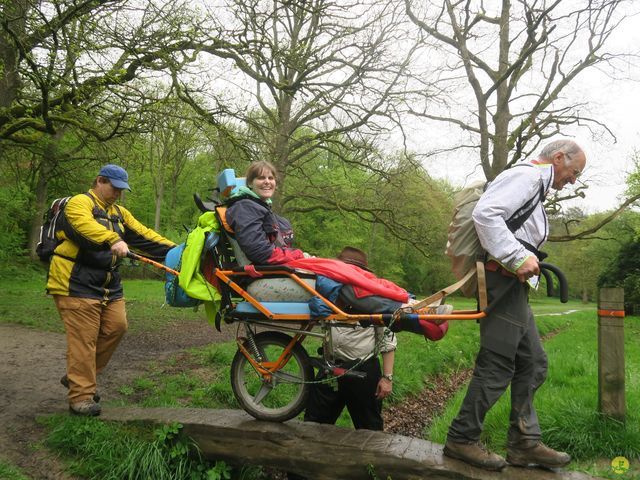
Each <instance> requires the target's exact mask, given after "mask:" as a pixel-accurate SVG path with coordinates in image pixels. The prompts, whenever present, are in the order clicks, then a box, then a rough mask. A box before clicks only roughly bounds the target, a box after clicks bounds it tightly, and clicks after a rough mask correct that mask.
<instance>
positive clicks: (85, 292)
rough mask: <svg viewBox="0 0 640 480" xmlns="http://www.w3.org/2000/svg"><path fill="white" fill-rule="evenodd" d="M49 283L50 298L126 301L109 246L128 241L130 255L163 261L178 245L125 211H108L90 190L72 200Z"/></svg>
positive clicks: (63, 222) (113, 207) (65, 216)
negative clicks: (66, 297) (58, 296)
mask: <svg viewBox="0 0 640 480" xmlns="http://www.w3.org/2000/svg"><path fill="white" fill-rule="evenodd" d="M57 235H58V237H59V239H60V240H61V242H60V244H59V245H58V246H57V247H56V249H55V251H54V253H53V257H52V258H51V265H50V266H49V277H48V279H47V292H48V293H50V294H51V295H66V296H71V297H83V298H96V299H101V300H105V301H111V300H115V299H117V298H121V297H122V283H121V279H120V273H119V272H118V267H119V266H120V263H121V260H120V259H119V258H117V257H116V256H115V255H113V254H112V253H111V250H110V249H111V246H112V245H113V244H114V243H116V242H118V241H120V240H124V241H125V242H127V244H128V245H129V248H130V249H131V250H132V251H138V252H140V253H142V254H144V255H146V256H148V257H150V258H152V259H154V260H159V261H162V260H163V259H164V257H165V256H166V254H167V251H169V249H170V248H172V247H174V246H175V244H174V243H173V242H172V241H171V240H168V239H166V238H164V237H163V236H161V235H159V234H158V233H156V232H154V231H153V230H151V229H150V228H147V227H145V226H144V225H143V224H141V223H140V222H138V221H137V220H136V219H135V218H134V216H133V215H132V214H131V212H129V210H127V209H126V208H124V207H121V206H115V205H111V206H109V207H107V205H105V204H104V203H103V202H102V201H101V200H100V199H99V198H98V197H97V196H96V195H95V193H94V192H93V190H90V191H89V192H88V193H87V194H84V193H82V194H79V195H75V196H74V197H73V198H71V199H70V200H69V203H67V205H66V207H65V209H64V217H63V220H62V231H61V232H59V233H58V234H57Z"/></svg>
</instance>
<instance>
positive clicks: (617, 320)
mask: <svg viewBox="0 0 640 480" xmlns="http://www.w3.org/2000/svg"><path fill="white" fill-rule="evenodd" d="M624 376H625V372H624V290H623V289H622V288H603V289H601V290H600V293H599V299H598V410H599V411H600V413H603V414H605V415H608V416H610V417H613V418H616V419H618V420H621V421H624V419H625V401H624Z"/></svg>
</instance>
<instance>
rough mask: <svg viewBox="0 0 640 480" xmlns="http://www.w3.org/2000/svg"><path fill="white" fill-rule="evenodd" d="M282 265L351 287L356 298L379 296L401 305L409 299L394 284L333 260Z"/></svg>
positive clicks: (402, 289) (358, 268) (292, 262)
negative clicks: (307, 271) (322, 276)
mask: <svg viewBox="0 0 640 480" xmlns="http://www.w3.org/2000/svg"><path fill="white" fill-rule="evenodd" d="M284 265H286V266H287V267H290V268H302V269H304V270H311V271H312V272H314V273H317V274H318V275H324V276H325V277H329V278H330V279H332V280H335V281H336V282H340V283H344V284H347V285H352V286H353V291H354V293H355V294H356V297H358V298H362V297H368V296H370V295H379V296H381V297H384V298H390V299H391V300H396V301H397V302H403V303H406V302H407V300H408V299H409V294H408V293H407V291H406V290H405V289H404V288H402V287H400V286H398V285H396V284H395V283H393V282H391V281H389V280H385V279H384V278H378V277H376V276H375V275H374V274H373V273H371V272H368V271H367V270H364V269H362V268H360V267H356V266H355V265H351V264H350V263H344V262H341V261H340V260H336V259H333V258H300V259H298V260H293V261H291V262H287V263H285V264H284Z"/></svg>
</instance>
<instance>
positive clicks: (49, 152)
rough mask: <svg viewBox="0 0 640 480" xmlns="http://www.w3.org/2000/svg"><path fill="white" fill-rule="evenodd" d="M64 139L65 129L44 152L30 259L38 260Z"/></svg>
mask: <svg viewBox="0 0 640 480" xmlns="http://www.w3.org/2000/svg"><path fill="white" fill-rule="evenodd" d="M62 137H64V129H59V130H58V131H57V132H56V134H55V135H53V136H52V137H49V138H48V141H47V144H46V146H45V148H44V151H43V152H42V161H41V162H40V168H39V169H38V177H37V180H36V185H35V192H34V193H35V211H34V213H33V217H32V218H31V227H30V228H29V238H28V241H27V245H28V249H29V257H30V258H31V259H32V260H37V259H38V255H36V246H37V245H38V240H39V238H40V227H41V226H42V219H43V217H44V212H45V211H46V210H47V208H48V206H49V205H48V202H47V200H48V199H47V194H48V191H49V179H50V178H51V176H52V174H53V172H54V171H55V168H56V165H57V163H58V145H59V143H60V140H61V139H62Z"/></svg>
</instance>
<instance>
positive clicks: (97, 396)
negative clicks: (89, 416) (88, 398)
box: [60, 375, 100, 403]
mask: <svg viewBox="0 0 640 480" xmlns="http://www.w3.org/2000/svg"><path fill="white" fill-rule="evenodd" d="M60 383H61V384H62V386H63V387H64V388H66V389H67V390H69V377H67V376H66V375H63V377H62V378H61V379H60ZM93 401H94V402H96V403H98V402H100V394H99V393H98V391H97V390H96V393H94V394H93Z"/></svg>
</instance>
